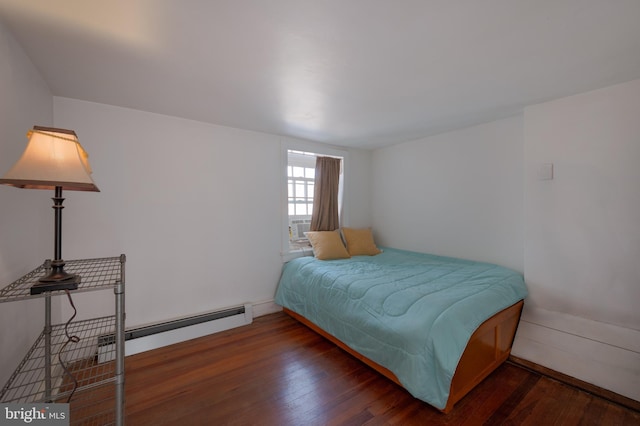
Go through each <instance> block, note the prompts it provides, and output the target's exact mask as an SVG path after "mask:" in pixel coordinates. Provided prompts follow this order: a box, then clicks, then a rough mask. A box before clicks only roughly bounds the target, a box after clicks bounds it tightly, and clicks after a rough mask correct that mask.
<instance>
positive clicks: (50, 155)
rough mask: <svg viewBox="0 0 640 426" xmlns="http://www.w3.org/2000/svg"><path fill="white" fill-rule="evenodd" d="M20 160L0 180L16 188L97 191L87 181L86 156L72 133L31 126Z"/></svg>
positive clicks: (88, 170) (90, 180) (88, 174)
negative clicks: (59, 188)
mask: <svg viewBox="0 0 640 426" xmlns="http://www.w3.org/2000/svg"><path fill="white" fill-rule="evenodd" d="M27 137H28V138H29V142H28V144H27V148H26V149H25V150H24V152H23V153H22V157H20V159H19V160H18V162H17V163H16V164H14V165H13V167H12V168H11V170H9V171H8V172H7V173H6V174H5V175H4V176H3V177H2V179H0V183H1V184H4V185H11V186H15V187H18V188H31V189H55V187H56V186H61V187H62V189H67V190H72V191H96V192H99V191H100V190H99V189H98V187H97V186H96V185H95V183H93V180H92V179H91V166H90V165H89V160H88V155H87V153H86V152H85V150H84V149H83V148H82V146H81V145H80V142H78V137H77V136H76V133H75V132H74V131H73V130H65V129H54V128H50V127H39V126H34V127H33V130H31V131H29V133H27Z"/></svg>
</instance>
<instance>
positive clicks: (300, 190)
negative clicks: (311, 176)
mask: <svg viewBox="0 0 640 426" xmlns="http://www.w3.org/2000/svg"><path fill="white" fill-rule="evenodd" d="M296 197H304V182H296Z"/></svg>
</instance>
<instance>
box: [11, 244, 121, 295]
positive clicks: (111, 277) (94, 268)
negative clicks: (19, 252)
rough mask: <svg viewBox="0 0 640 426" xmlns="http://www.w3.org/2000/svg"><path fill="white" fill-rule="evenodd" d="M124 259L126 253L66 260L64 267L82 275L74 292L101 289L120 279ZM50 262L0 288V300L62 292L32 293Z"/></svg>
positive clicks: (72, 272)
mask: <svg viewBox="0 0 640 426" xmlns="http://www.w3.org/2000/svg"><path fill="white" fill-rule="evenodd" d="M124 261H125V256H124V255H120V256H119V257H105V258H97V259H81V260H66V261H65V266H64V269H65V270H66V271H67V272H68V273H70V274H77V275H80V284H79V285H78V289H77V290H73V291H74V292H82V291H91V290H100V289H103V288H105V287H114V286H115V285H116V284H117V282H118V281H120V279H121V271H122V264H123V263H124ZM50 264H51V261H50V260H47V261H45V262H44V263H43V264H42V265H40V266H38V267H37V268H36V269H34V270H33V271H31V272H29V273H27V274H26V275H24V276H22V277H21V278H19V279H18V280H16V281H14V282H13V283H11V284H9V285H8V286H6V287H5V288H3V289H2V290H0V302H13V301H16V300H23V299H32V298H36V297H44V296H45V295H46V294H47V293H54V294H55V293H62V292H61V291H57V292H56V291H54V292H44V293H41V294H37V295H31V286H33V285H34V284H36V283H38V280H39V279H40V278H41V277H43V276H45V275H46V274H47V273H48V272H49V270H50V269H51V266H50ZM62 294H64V293H62Z"/></svg>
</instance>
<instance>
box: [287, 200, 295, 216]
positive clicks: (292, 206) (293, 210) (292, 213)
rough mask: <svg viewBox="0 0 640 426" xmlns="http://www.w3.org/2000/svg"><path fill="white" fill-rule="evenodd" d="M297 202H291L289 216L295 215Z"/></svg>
mask: <svg viewBox="0 0 640 426" xmlns="http://www.w3.org/2000/svg"><path fill="white" fill-rule="evenodd" d="M295 206H296V205H295V204H293V203H292V202H289V216H293V215H294V214H296V208H295Z"/></svg>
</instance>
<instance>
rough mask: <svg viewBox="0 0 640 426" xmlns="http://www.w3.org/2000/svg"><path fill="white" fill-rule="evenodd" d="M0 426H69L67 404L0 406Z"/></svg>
mask: <svg viewBox="0 0 640 426" xmlns="http://www.w3.org/2000/svg"><path fill="white" fill-rule="evenodd" d="M0 407H1V411H0V412H1V413H2V415H0V426H4V425H20V424H22V425H24V424H36V425H60V426H63V425H64V426H68V425H69V404H0Z"/></svg>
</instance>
